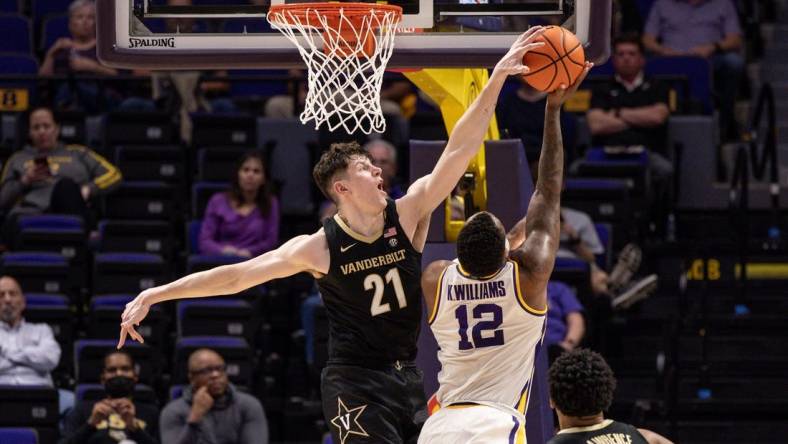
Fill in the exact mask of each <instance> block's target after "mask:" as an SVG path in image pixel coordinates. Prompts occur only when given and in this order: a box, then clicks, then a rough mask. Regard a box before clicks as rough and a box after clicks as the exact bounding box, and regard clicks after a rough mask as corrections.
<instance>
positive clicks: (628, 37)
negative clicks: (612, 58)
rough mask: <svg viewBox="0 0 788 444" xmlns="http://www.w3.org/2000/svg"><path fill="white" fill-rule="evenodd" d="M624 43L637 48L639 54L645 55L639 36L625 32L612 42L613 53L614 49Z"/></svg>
mask: <svg viewBox="0 0 788 444" xmlns="http://www.w3.org/2000/svg"><path fill="white" fill-rule="evenodd" d="M624 43H628V44H631V45H635V46H637V47H638V50H639V51H640V54H645V53H646V48H645V47H644V46H643V40H642V39H641V38H640V35H639V34H636V33H634V32H627V33H624V34H621V35H619V36H618V37H616V38H615V39H614V40H613V52H615V51H616V47H617V46H618V45H620V44H624Z"/></svg>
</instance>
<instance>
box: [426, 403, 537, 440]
mask: <svg viewBox="0 0 788 444" xmlns="http://www.w3.org/2000/svg"><path fill="white" fill-rule="evenodd" d="M524 422H525V418H524V416H523V415H521V414H520V413H517V412H516V411H514V410H512V412H508V411H505V410H503V409H498V408H495V407H489V406H486V405H478V404H474V405H455V406H449V407H442V408H441V409H440V410H438V411H437V412H435V413H433V414H432V415H431V416H430V417H429V419H428V420H427V422H426V423H425V424H424V428H423V429H422V431H421V436H420V437H419V441H418V443H419V444H456V443H464V444H506V443H508V444H525V427H524Z"/></svg>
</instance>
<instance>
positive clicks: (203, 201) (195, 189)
mask: <svg viewBox="0 0 788 444" xmlns="http://www.w3.org/2000/svg"><path fill="white" fill-rule="evenodd" d="M229 188H230V185H229V184H228V183H227V182H197V183H195V184H194V185H192V199H191V201H192V202H191V203H192V217H194V218H197V219H202V217H203V215H205V207H207V206H208V201H209V200H210V199H211V196H213V195H214V194H215V193H219V192H222V191H227V190H228V189H229Z"/></svg>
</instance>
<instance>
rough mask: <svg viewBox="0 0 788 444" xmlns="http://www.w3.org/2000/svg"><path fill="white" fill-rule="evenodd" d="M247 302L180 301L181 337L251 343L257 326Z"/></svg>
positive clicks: (224, 300) (214, 300) (178, 319)
mask: <svg viewBox="0 0 788 444" xmlns="http://www.w3.org/2000/svg"><path fill="white" fill-rule="evenodd" d="M252 315H253V313H252V307H251V306H250V305H249V303H248V302H246V301H243V300H239V299H230V298H212V299H192V300H186V301H180V302H178V307H177V309H176V321H177V328H178V336H181V337H187V336H240V337H244V338H246V340H247V341H249V343H252V339H253V338H254V333H255V332H254V330H255V323H254V319H253V316H252Z"/></svg>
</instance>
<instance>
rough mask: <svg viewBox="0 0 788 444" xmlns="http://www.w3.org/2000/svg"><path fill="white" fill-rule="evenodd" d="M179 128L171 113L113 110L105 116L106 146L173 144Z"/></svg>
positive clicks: (175, 141)
mask: <svg viewBox="0 0 788 444" xmlns="http://www.w3.org/2000/svg"><path fill="white" fill-rule="evenodd" d="M177 136H178V129H177V128H176V126H175V123H174V122H173V118H172V116H171V115H170V114H169V113H166V112H160V111H145V112H143V111H113V112H110V113H107V114H106V116H105V118H104V146H105V147H114V146H118V145H172V144H175V143H177Z"/></svg>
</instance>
